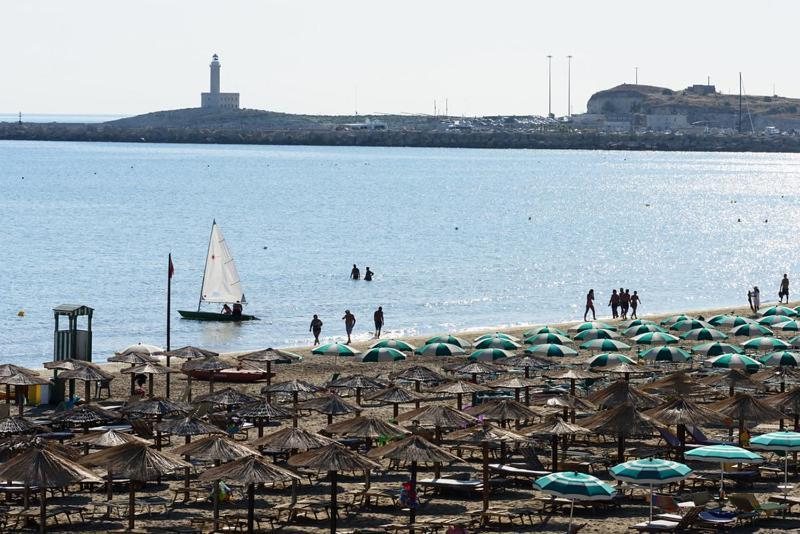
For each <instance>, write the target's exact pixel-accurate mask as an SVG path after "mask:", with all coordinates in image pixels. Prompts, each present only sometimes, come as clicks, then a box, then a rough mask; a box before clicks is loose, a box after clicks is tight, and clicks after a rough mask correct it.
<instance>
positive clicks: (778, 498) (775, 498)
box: [769, 495, 800, 512]
mask: <svg viewBox="0 0 800 534" xmlns="http://www.w3.org/2000/svg"><path fill="white" fill-rule="evenodd" d="M769 502H775V503H779V504H785V505H786V507H787V508H786V509H787V510H788V511H790V512H791V511H792V507H794V506H800V497H791V496H789V495H770V496H769Z"/></svg>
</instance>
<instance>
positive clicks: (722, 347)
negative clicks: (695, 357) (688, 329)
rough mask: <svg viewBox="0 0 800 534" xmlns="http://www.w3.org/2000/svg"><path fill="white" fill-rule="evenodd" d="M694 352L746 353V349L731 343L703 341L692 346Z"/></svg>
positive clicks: (706, 354)
mask: <svg viewBox="0 0 800 534" xmlns="http://www.w3.org/2000/svg"><path fill="white" fill-rule="evenodd" d="M692 352H693V353H694V354H704V355H705V356H721V355H723V354H744V350H742V349H740V348H739V347H737V346H736V345H731V344H730V343H720V342H719V341H715V342H713V343H703V344H701V345H695V346H694V347H692Z"/></svg>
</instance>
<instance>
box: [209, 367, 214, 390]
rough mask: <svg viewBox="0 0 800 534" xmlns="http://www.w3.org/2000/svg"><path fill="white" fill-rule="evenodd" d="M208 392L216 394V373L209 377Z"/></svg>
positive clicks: (212, 372)
mask: <svg viewBox="0 0 800 534" xmlns="http://www.w3.org/2000/svg"><path fill="white" fill-rule="evenodd" d="M208 392H209V393H214V371H211V373H210V375H209V377H208Z"/></svg>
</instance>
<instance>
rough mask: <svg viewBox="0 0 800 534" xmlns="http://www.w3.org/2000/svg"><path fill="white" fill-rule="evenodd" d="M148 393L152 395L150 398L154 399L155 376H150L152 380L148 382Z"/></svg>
mask: <svg viewBox="0 0 800 534" xmlns="http://www.w3.org/2000/svg"><path fill="white" fill-rule="evenodd" d="M147 393H148V394H149V395H150V398H151V399H152V398H153V375H150V380H148V381H147Z"/></svg>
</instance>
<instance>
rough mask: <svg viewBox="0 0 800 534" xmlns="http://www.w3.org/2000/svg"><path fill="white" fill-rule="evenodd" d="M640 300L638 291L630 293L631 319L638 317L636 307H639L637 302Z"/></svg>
mask: <svg viewBox="0 0 800 534" xmlns="http://www.w3.org/2000/svg"><path fill="white" fill-rule="evenodd" d="M641 302H642V299H641V298H639V293H638V292H637V291H634V292H633V295H631V319H638V318H639V316H638V315H636V309H637V308H638V307H639V304H640V303H641Z"/></svg>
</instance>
